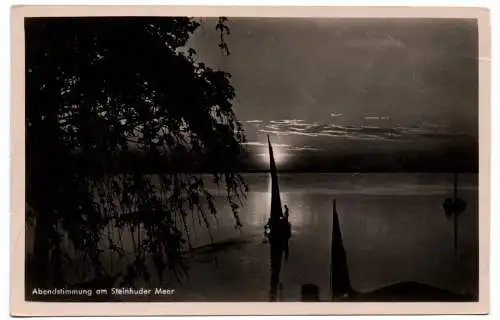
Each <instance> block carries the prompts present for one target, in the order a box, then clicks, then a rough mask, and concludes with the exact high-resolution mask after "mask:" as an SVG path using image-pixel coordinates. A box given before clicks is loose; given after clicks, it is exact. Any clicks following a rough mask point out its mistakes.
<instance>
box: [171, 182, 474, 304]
mask: <svg viewBox="0 0 500 320" xmlns="http://www.w3.org/2000/svg"><path fill="white" fill-rule="evenodd" d="M246 180H247V182H248V184H249V186H250V193H249V195H248V199H247V202H246V205H245V207H244V208H242V209H241V212H240V215H241V219H242V222H243V224H244V228H243V230H242V231H241V232H238V231H236V230H234V229H233V226H234V220H233V219H232V216H231V213H230V210H229V208H228V207H227V205H224V200H223V197H222V195H223V193H222V192H221V193H220V195H221V199H219V206H218V208H219V210H220V213H219V227H218V228H217V229H216V230H214V240H215V241H216V242H217V241H224V240H228V239H242V240H243V239H244V240H246V241H248V242H246V243H243V244H240V245H238V246H234V247H228V248H226V249H225V250H221V251H220V252H218V253H217V254H216V257H217V259H216V261H215V262H216V263H215V262H214V259H211V258H209V257H208V256H207V257H204V258H202V257H198V258H195V259H194V261H195V262H194V265H193V268H192V270H191V279H190V280H189V281H188V282H187V283H185V284H182V285H178V295H179V298H180V296H185V297H186V298H190V299H196V298H200V299H205V298H208V299H222V300H223V299H252V300H266V299H267V291H268V287H267V286H268V283H269V266H268V251H267V250H268V246H267V245H266V244H264V243H263V242H262V240H263V236H262V232H263V226H264V224H265V222H266V220H267V218H268V215H269V204H270V198H269V192H268V191H269V189H270V181H269V177H268V175H266V174H252V175H247V176H246ZM459 180H460V181H459V187H460V188H459V196H460V197H462V198H463V199H465V200H466V201H467V209H466V211H465V212H464V213H463V215H462V216H461V217H460V218H459V224H458V260H459V261H458V262H459V263H454V259H455V257H454V251H453V223H452V220H448V219H447V218H446V217H445V215H444V211H443V209H442V203H443V201H444V199H445V198H446V197H449V196H451V195H452V194H453V184H452V183H453V176H452V175H449V174H357V175H356V174H355V175H353V174H281V175H280V188H281V190H280V191H281V196H282V201H283V204H288V206H289V207H290V215H291V217H290V220H291V223H292V228H293V236H292V239H291V241H290V248H291V256H290V260H289V261H288V262H286V263H285V265H284V269H283V271H282V274H281V278H282V283H283V290H282V299H283V300H298V299H299V292H300V286H301V285H302V284H304V283H307V282H312V283H316V284H318V285H319V286H320V288H321V293H322V296H323V298H327V296H328V288H329V263H330V255H329V250H330V241H331V217H332V216H331V213H332V200H333V199H336V200H337V209H338V212H339V219H340V224H341V231H342V233H343V238H344V245H345V249H346V252H347V259H348V267H349V271H350V277H351V283H352V286H353V288H354V289H355V290H358V291H362V292H363V291H369V290H373V289H376V288H379V287H381V286H384V285H388V284H392V283H395V282H398V281H419V282H423V283H427V284H430V285H435V286H439V287H442V288H446V289H450V290H453V291H455V292H464V293H466V292H472V293H475V292H477V282H478V277H477V258H478V253H477V252H478V189H477V175H461V176H460V178H459ZM194 241H197V242H199V243H203V242H206V241H207V238H206V237H204V236H203V235H199V234H197V237H196V238H195V239H194Z"/></svg>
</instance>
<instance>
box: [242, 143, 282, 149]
mask: <svg viewBox="0 0 500 320" xmlns="http://www.w3.org/2000/svg"><path fill="white" fill-rule="evenodd" d="M242 144H243V145H246V146H253V147H267V143H264V142H258V141H251V142H243V143H242ZM273 146H274V147H283V148H286V147H290V145H289V144H276V143H273Z"/></svg>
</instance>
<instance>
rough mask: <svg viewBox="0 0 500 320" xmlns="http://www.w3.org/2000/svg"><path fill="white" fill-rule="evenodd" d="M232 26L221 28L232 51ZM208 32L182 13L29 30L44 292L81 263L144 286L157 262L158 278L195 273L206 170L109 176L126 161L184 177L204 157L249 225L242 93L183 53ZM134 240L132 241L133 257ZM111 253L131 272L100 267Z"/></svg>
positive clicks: (40, 21)
mask: <svg viewBox="0 0 500 320" xmlns="http://www.w3.org/2000/svg"><path fill="white" fill-rule="evenodd" d="M225 22H226V20H225V18H221V19H219V23H218V24H217V25H216V26H215V27H216V29H217V30H218V31H219V32H220V33H221V40H222V41H221V44H220V47H221V49H223V50H224V52H225V53H227V54H228V53H229V50H228V48H227V45H226V44H225V42H224V35H225V34H228V32H229V29H228V27H227V26H226V25H225ZM198 26H199V23H198V22H196V21H195V20H193V19H189V18H180V17H172V18H137V17H135V18H107V17H106V18H104V17H101V18H30V19H27V20H26V21H25V33H26V124H25V125H26V137H27V142H26V157H27V159H26V172H27V192H26V203H27V208H29V210H27V216H28V218H30V219H32V220H33V221H34V227H33V229H34V234H35V235H34V249H33V252H34V270H36V273H37V275H38V276H36V277H35V279H33V280H32V281H35V282H36V286H39V287H47V286H49V285H56V284H57V285H68V282H69V281H70V280H69V278H68V277H67V276H66V275H65V274H64V270H67V269H68V268H67V267H68V266H69V267H70V268H72V266H75V265H80V266H84V267H83V269H84V270H83V271H85V272H83V273H82V274H81V278H82V280H85V279H87V280H88V279H96V278H101V277H109V278H113V279H114V278H115V277H116V276H117V274H121V275H122V277H121V279H122V280H123V281H124V282H125V284H127V285H133V282H134V281H135V280H136V279H138V278H139V277H140V278H142V279H143V280H144V281H145V282H148V280H149V279H150V278H151V272H152V270H151V266H154V269H155V271H156V273H157V276H158V277H159V278H160V280H161V279H162V277H163V275H164V273H165V272H167V271H168V272H170V274H175V275H177V276H179V277H180V276H182V275H183V274H184V272H185V271H186V264H185V262H184V261H183V255H182V252H184V250H185V247H186V246H189V232H188V227H187V224H188V223H187V220H188V217H189V218H190V219H191V220H192V221H197V222H198V223H203V224H204V225H205V226H206V227H207V228H210V223H209V219H208V217H209V215H211V214H212V215H215V214H216V209H215V205H214V198H213V196H212V195H211V194H210V193H209V192H208V191H207V189H206V188H205V186H204V180H203V179H202V177H201V175H200V174H196V173H180V172H176V171H171V172H168V173H162V174H160V175H151V174H149V175H145V174H143V173H142V172H140V171H137V172H136V171H134V170H133V167H131V169H130V170H129V171H127V172H121V173H120V174H110V173H113V172H114V170H113V169H114V168H115V166H116V165H117V161H118V159H119V158H120V155H123V154H128V153H130V152H134V153H136V154H141V158H142V163H143V164H144V163H148V162H151V163H162V162H165V163H170V164H172V165H173V166H174V167H175V165H176V164H179V163H183V161H185V159H189V158H190V157H194V158H200V155H202V156H204V158H205V159H210V162H213V163H217V164H218V168H213V167H211V166H205V168H206V170H208V173H210V174H211V176H212V177H213V179H214V181H215V182H216V183H217V184H219V185H223V186H225V188H226V191H227V192H226V194H227V201H228V202H229V203H230V205H231V208H232V209H233V213H234V216H235V218H236V225H237V226H240V223H239V219H238V215H237V209H238V205H239V204H241V200H242V197H244V196H245V195H246V191H247V190H246V185H245V182H244V180H243V179H242V177H241V176H240V175H238V174H237V170H236V169H237V168H238V166H239V164H238V162H239V159H240V154H241V153H242V149H241V142H244V135H243V131H242V127H241V124H240V123H239V122H238V120H237V119H236V117H235V114H234V112H233V108H232V99H233V98H234V96H235V92H234V89H233V87H232V86H231V84H230V74H228V73H225V72H223V71H219V70H213V69H211V68H208V67H207V66H206V65H204V64H203V63H201V62H198V61H197V59H196V51H195V50H193V49H188V48H186V47H185V46H186V43H187V41H188V39H189V37H190V35H191V34H192V33H193V32H194V31H195V30H196V29H197V27H198ZM186 157H187V158H186ZM211 168H212V169H211ZM220 168H223V170H222V171H221V170H220ZM33 218H34V219H33ZM30 221H31V220H30ZM124 233H128V234H129V235H130V237H131V239H132V240H133V247H134V252H133V254H132V256H131V257H130V255H127V253H126V252H125V251H124V248H123V245H122V243H121V242H122V239H123V238H122V235H123V234H124ZM110 252H114V255H113V257H114V258H115V259H116V260H117V261H121V260H127V267H126V268H125V270H114V271H113V270H111V269H110V268H109V267H105V266H104V264H103V258H102V257H103V253H106V254H107V255H109V254H110ZM65 266H66V267H65ZM28 275H29V274H28Z"/></svg>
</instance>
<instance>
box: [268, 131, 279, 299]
mask: <svg viewBox="0 0 500 320" xmlns="http://www.w3.org/2000/svg"><path fill="white" fill-rule="evenodd" d="M267 142H268V145H269V171H270V174H271V210H270V211H271V212H270V216H269V220H268V223H267V225H266V227H267V228H268V233H267V237H268V239H269V249H270V250H269V251H270V260H271V283H270V292H269V294H270V300H271V301H276V299H277V295H278V288H279V283H280V281H279V276H280V272H281V263H282V261H283V248H282V246H281V245H280V241H281V239H280V234H278V228H279V224H280V220H281V219H282V217H283V209H282V207H281V196H280V190H279V185H278V174H277V169H276V162H275V160H274V153H273V147H272V145H271V140H270V138H269V136H267Z"/></svg>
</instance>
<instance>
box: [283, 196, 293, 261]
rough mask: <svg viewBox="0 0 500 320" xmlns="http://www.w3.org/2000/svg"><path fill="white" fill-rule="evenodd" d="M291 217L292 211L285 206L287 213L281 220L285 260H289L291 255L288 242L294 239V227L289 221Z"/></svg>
mask: <svg viewBox="0 0 500 320" xmlns="http://www.w3.org/2000/svg"><path fill="white" fill-rule="evenodd" d="M289 215H290V211H289V209H288V206H287V205H286V204H285V213H284V215H283V218H282V219H281V228H280V229H281V230H280V231H281V236H282V241H283V251H284V253H285V260H288V256H289V254H290V249H289V246H288V241H289V240H290V238H291V237H292V225H291V224H290V222H289V221H288V218H289Z"/></svg>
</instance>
